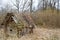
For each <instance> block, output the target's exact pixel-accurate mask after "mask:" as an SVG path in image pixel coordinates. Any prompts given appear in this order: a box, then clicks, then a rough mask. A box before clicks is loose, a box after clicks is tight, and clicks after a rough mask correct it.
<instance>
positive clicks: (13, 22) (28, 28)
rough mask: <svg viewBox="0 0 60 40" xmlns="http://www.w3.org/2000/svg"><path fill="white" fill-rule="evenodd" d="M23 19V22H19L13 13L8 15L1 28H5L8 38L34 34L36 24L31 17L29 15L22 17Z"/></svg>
mask: <svg viewBox="0 0 60 40" xmlns="http://www.w3.org/2000/svg"><path fill="white" fill-rule="evenodd" d="M22 18H23V20H19V21H18V20H17V17H16V16H15V15H14V14H13V13H7V14H6V16H5V18H4V19H3V22H2V23H1V27H2V26H3V28H4V33H5V35H6V37H8V36H15V35H17V37H20V36H23V35H25V34H27V33H33V28H34V23H33V21H32V19H31V17H30V16H28V15H22ZM24 22H25V23H24ZM25 24H26V25H25Z"/></svg>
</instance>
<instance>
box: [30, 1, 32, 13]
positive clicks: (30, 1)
mask: <svg viewBox="0 0 60 40" xmlns="http://www.w3.org/2000/svg"><path fill="white" fill-rule="evenodd" d="M32 3H33V0H31V1H30V12H32Z"/></svg>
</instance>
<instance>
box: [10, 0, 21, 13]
mask: <svg viewBox="0 0 60 40" xmlns="http://www.w3.org/2000/svg"><path fill="white" fill-rule="evenodd" d="M11 2H12V0H11ZM20 2H21V0H16V2H15V3H14V2H12V4H13V6H15V7H16V8H17V11H18V13H19V9H20V7H19V5H20Z"/></svg>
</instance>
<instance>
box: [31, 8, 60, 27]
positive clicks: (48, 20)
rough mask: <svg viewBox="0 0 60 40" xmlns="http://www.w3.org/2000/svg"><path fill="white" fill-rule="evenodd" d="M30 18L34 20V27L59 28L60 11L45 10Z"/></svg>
mask: <svg viewBox="0 0 60 40" xmlns="http://www.w3.org/2000/svg"><path fill="white" fill-rule="evenodd" d="M32 18H33V19H34V21H35V23H36V25H40V26H41V25H48V26H56V27H59V26H60V21H59V20H60V11H59V13H58V12H57V10H54V11H53V10H51V9H47V10H44V11H37V12H36V13H34V14H32Z"/></svg>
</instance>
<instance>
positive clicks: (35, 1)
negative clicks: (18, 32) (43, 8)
mask: <svg viewBox="0 0 60 40" xmlns="http://www.w3.org/2000/svg"><path fill="white" fill-rule="evenodd" d="M39 1H40V0H33V8H35V9H37V5H38V2H39ZM13 2H14V0H13ZM7 3H10V4H11V5H12V3H11V0H0V7H4V6H5V5H6V4H7ZM59 3H60V2H59ZM41 4H42V3H41ZM57 5H58V3H56V8H57ZM59 6H60V5H59Z"/></svg>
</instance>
